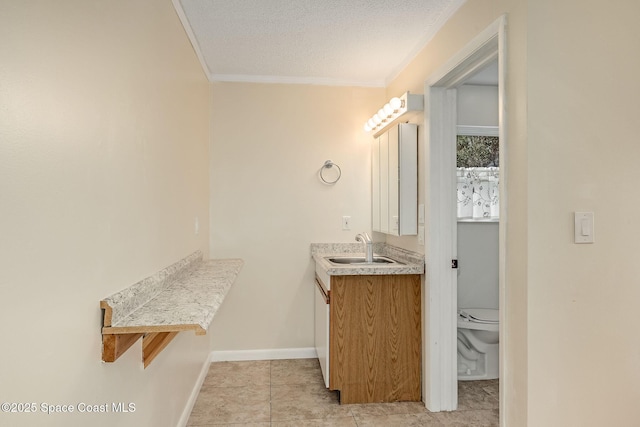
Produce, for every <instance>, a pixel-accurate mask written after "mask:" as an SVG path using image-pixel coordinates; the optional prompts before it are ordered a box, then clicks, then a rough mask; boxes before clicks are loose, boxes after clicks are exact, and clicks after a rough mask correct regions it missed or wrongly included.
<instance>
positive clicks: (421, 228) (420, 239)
mask: <svg viewBox="0 0 640 427" xmlns="http://www.w3.org/2000/svg"><path fill="white" fill-rule="evenodd" d="M418 244H419V245H421V246H424V225H419V226H418Z"/></svg>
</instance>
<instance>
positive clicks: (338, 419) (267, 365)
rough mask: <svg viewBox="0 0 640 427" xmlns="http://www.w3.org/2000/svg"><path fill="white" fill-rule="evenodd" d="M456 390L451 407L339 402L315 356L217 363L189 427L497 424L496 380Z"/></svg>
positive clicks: (460, 426) (465, 426)
mask: <svg viewBox="0 0 640 427" xmlns="http://www.w3.org/2000/svg"><path fill="white" fill-rule="evenodd" d="M458 390H459V397H458V406H459V410H458V411H455V412H439V413H431V412H429V411H427V410H426V409H425V407H424V405H423V404H422V403H421V402H399V403H374V404H358V405H340V404H339V403H338V396H337V392H331V391H329V390H327V389H326V388H325V386H324V382H323V380H322V373H321V372H320V365H319V363H318V360H317V359H295V360H265V361H252V362H215V363H212V364H211V367H210V368H209V373H208V374H207V377H206V378H205V380H204V383H203V384H202V388H201V389H200V394H199V395H198V399H197V401H196V403H195V405H194V407H193V411H191V417H190V418H189V423H188V426H190V427H200V426H236V427H241V426H247V427H258V426H272V427H298V426H336V427H348V426H351V427H363V426H384V427H390V426H398V427H404V426H407V427H409V426H428V427H436V426H437V427H445V426H446V427H450V426H455V427H468V426H473V427H476V426H477V427H489V426H492V427H493V426H498V380H493V381H471V382H460V383H459V385H458Z"/></svg>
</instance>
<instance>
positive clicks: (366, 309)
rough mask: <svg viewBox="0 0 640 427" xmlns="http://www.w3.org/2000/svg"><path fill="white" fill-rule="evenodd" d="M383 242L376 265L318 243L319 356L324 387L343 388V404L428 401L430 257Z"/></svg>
mask: <svg viewBox="0 0 640 427" xmlns="http://www.w3.org/2000/svg"><path fill="white" fill-rule="evenodd" d="M376 245H377V247H376V249H377V250H376V251H375V252H376V256H377V257H378V258H376V261H379V262H374V263H360V262H358V261H357V260H356V262H354V263H341V261H342V260H341V258H342V259H353V258H354V257H356V256H362V257H363V258H364V255H363V254H361V253H354V252H348V251H344V249H345V247H349V246H350V245H349V244H344V245H343V247H341V248H333V249H334V251H333V252H332V251H324V252H323V251H322V250H319V251H318V250H316V251H315V252H314V247H313V245H312V252H313V257H314V259H315V262H316V283H315V286H316V291H315V320H316V325H315V328H316V335H315V340H316V351H317V352H318V359H319V360H320V365H321V368H322V374H323V376H324V380H325V385H326V386H327V387H328V388H329V389H330V390H339V391H340V402H341V403H373V402H397V401H419V400H420V399H421V386H420V384H421V375H420V373H421V369H420V366H421V348H422V344H421V343H422V334H421V324H422V320H421V319H422V316H421V281H420V274H422V273H424V258H423V257H422V256H421V255H420V254H414V255H416V256H414V257H411V256H407V255H409V254H413V253H408V252H406V251H402V250H399V252H398V248H395V250H396V252H394V249H390V248H389V247H388V246H387V245H384V244H376ZM355 248H358V249H359V250H360V251H361V250H362V247H361V246H360V245H356V246H355ZM316 249H317V248H316ZM324 249H327V248H326V247H325V248H324ZM335 249H338V251H335ZM421 257H422V258H421ZM384 259H386V260H395V261H396V262H385V261H384ZM332 260H337V261H338V262H333V261H332Z"/></svg>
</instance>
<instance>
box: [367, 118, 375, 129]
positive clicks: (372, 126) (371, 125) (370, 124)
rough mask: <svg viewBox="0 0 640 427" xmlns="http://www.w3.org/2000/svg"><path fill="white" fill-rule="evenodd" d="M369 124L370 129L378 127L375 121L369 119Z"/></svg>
mask: <svg viewBox="0 0 640 427" xmlns="http://www.w3.org/2000/svg"><path fill="white" fill-rule="evenodd" d="M367 124H368V125H369V127H370V128H371V129H373V128H374V127H376V122H374V121H373V119H369V120H368V121H367Z"/></svg>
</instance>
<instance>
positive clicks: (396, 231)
mask: <svg viewBox="0 0 640 427" xmlns="http://www.w3.org/2000/svg"><path fill="white" fill-rule="evenodd" d="M371 170H372V174H371V175H372V185H371V187H372V198H371V200H372V205H373V206H372V219H373V231H377V232H380V233H386V234H391V235H394V236H409V235H416V234H418V126H417V125H415V124H411V123H400V124H398V125H396V126H393V127H392V128H390V129H389V130H388V131H387V132H385V133H383V134H381V135H380V136H379V137H378V138H376V139H375V141H374V143H373V152H372V164H371Z"/></svg>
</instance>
